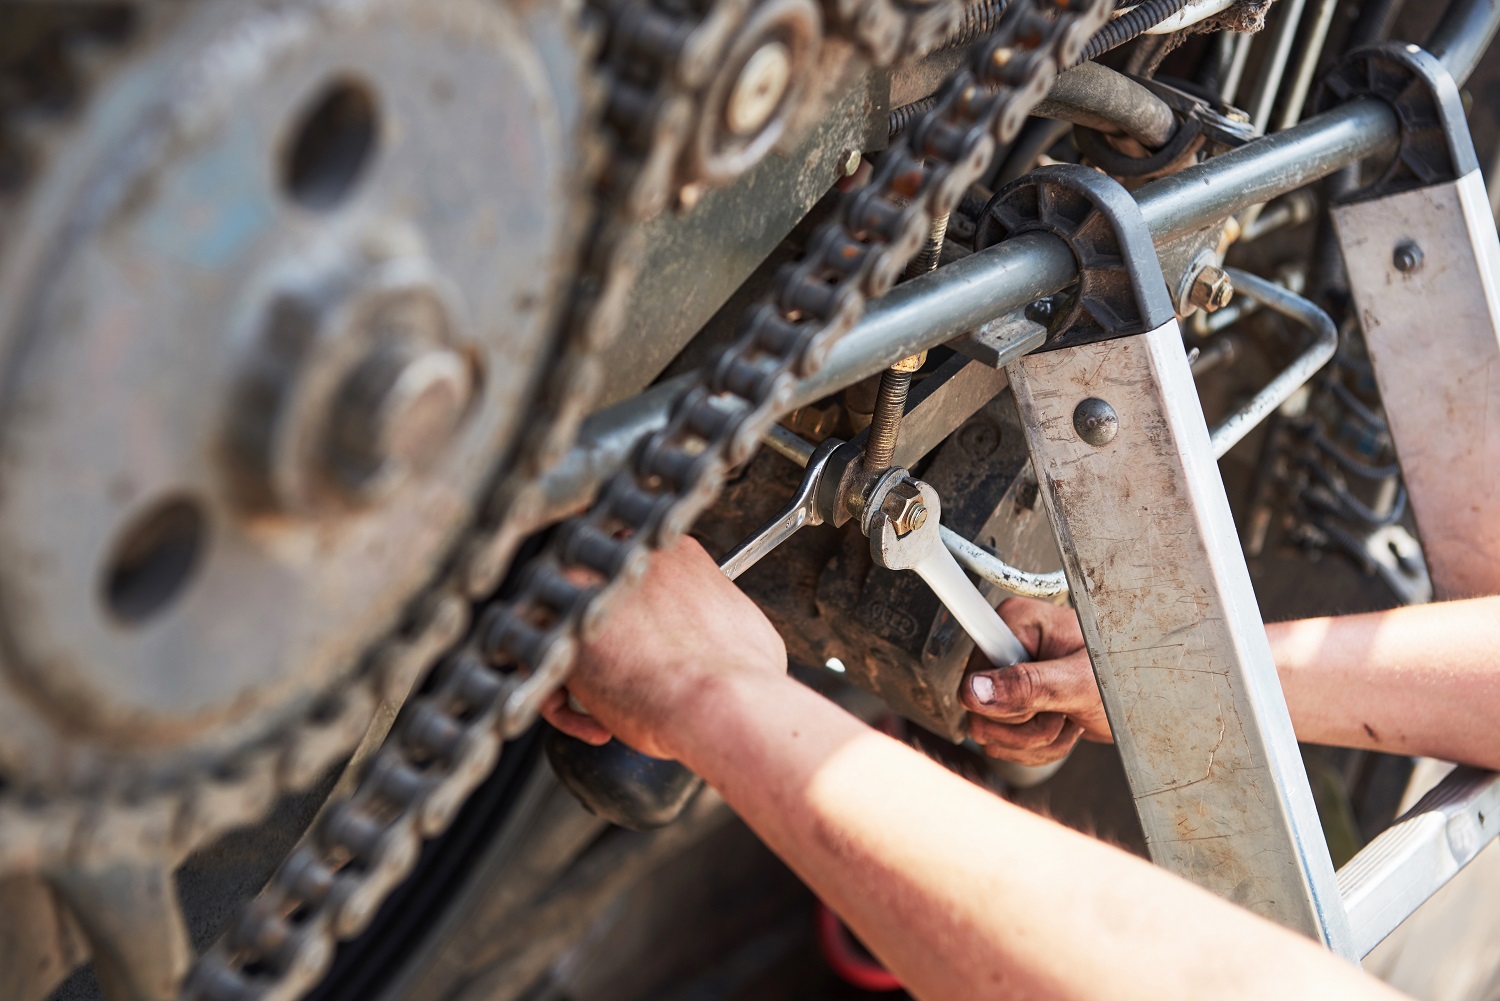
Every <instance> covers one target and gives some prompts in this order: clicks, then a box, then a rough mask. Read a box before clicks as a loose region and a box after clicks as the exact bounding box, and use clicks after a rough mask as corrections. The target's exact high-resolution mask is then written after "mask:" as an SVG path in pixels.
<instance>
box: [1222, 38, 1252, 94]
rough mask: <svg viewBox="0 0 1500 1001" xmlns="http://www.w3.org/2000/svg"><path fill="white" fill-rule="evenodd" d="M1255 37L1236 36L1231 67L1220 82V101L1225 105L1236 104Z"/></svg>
mask: <svg viewBox="0 0 1500 1001" xmlns="http://www.w3.org/2000/svg"><path fill="white" fill-rule="evenodd" d="M1226 30H1227V29H1226ZM1254 37H1255V36H1254V35H1251V34H1244V35H1240V34H1235V35H1234V49H1233V51H1232V53H1231V54H1230V57H1229V67H1228V69H1226V70H1225V72H1224V78H1223V79H1222V80H1220V81H1219V100H1221V101H1223V102H1224V103H1225V104H1234V103H1235V98H1236V97H1237V96H1238V95H1239V91H1240V79H1241V78H1242V77H1243V76H1244V75H1245V64H1246V63H1248V62H1249V61H1250V41H1251V39H1253V38H1254Z"/></svg>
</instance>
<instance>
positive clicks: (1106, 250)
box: [974, 163, 1176, 351]
mask: <svg viewBox="0 0 1500 1001" xmlns="http://www.w3.org/2000/svg"><path fill="white" fill-rule="evenodd" d="M1037 232H1040V233H1050V234H1051V235H1053V236H1055V237H1057V238H1059V239H1060V240H1062V241H1063V242H1064V243H1066V244H1067V245H1068V247H1069V248H1070V249H1071V250H1072V251H1073V256H1074V258H1076V259H1077V261H1078V285H1077V286H1076V288H1075V290H1074V292H1073V293H1072V295H1071V296H1070V297H1069V299H1068V301H1067V303H1066V304H1065V305H1064V307H1063V308H1062V309H1060V310H1058V311H1057V312H1056V313H1055V314H1054V319H1053V321H1052V322H1051V323H1049V324H1048V327H1049V330H1048V336H1047V343H1046V344H1044V345H1043V346H1042V347H1041V348H1040V349H1039V350H1041V351H1051V350H1055V349H1057V348H1065V347H1073V346H1074V345H1078V344H1093V343H1095V342H1097V341H1107V340H1113V339H1114V338H1116V337H1126V336H1129V335H1131V334H1143V333H1145V332H1146V331H1148V330H1155V329H1156V328H1157V327H1159V326H1161V325H1162V324H1164V323H1166V322H1167V321H1168V320H1171V319H1172V318H1173V316H1175V315H1176V314H1175V312H1174V311H1173V308H1172V297H1171V296H1170V295H1169V294H1168V293H1167V282H1166V279H1165V278H1164V277H1163V276H1162V271H1161V261H1160V260H1159V259H1158V258H1157V256H1156V246H1155V244H1153V243H1152V241H1151V231H1150V230H1149V229H1148V228H1147V227H1146V220H1145V218H1144V217H1142V215H1141V210H1140V206H1138V205H1137V204H1136V201H1135V199H1134V198H1132V197H1131V196H1130V192H1128V191H1126V190H1125V189H1124V188H1123V187H1122V186H1121V185H1120V183H1119V182H1118V181H1114V180H1111V179H1110V178H1109V177H1106V176H1105V175H1104V174H1101V173H1099V172H1098V171H1097V170H1094V169H1092V168H1089V167H1082V166H1079V165H1078V164H1073V163H1063V164H1056V165H1053V166H1047V167H1040V168H1038V169H1036V170H1033V171H1032V172H1031V173H1029V174H1027V175H1026V176H1024V177H1021V178H1018V179H1017V180H1015V181H1014V182H1012V183H1011V184H1009V185H1007V186H1006V187H1004V188H1002V189H1001V190H1000V191H999V192H998V193H997V194H996V195H995V197H994V198H992V199H990V203H989V204H988V205H986V206H985V207H984V213H983V214H982V215H981V216H980V218H979V224H978V226H977V228H976V230H975V233H974V249H975V250H982V249H984V248H985V247H990V246H993V245H994V244H997V243H999V242H1000V241H1002V240H1007V239H1010V238H1011V237H1014V236H1020V235H1021V234H1023V233H1037Z"/></svg>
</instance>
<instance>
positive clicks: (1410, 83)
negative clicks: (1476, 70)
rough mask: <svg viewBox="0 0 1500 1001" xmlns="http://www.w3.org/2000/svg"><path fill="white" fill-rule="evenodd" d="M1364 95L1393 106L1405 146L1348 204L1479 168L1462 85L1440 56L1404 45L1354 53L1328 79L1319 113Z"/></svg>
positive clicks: (1322, 89)
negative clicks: (1462, 93)
mask: <svg viewBox="0 0 1500 1001" xmlns="http://www.w3.org/2000/svg"><path fill="white" fill-rule="evenodd" d="M1361 97H1375V98H1379V99H1380V100H1382V101H1384V102H1385V103H1386V104H1388V105H1390V106H1391V110H1392V111H1394V112H1395V113H1396V118H1397V119H1398V120H1399V121H1400V123H1401V144H1400V146H1399V147H1398V148H1397V151H1396V156H1395V158H1394V159H1393V160H1391V162H1390V163H1389V164H1387V165H1386V168H1385V170H1384V171H1382V172H1381V175H1380V177H1379V178H1378V179H1377V180H1376V181H1375V182H1374V183H1373V184H1370V185H1367V186H1366V187H1364V188H1361V189H1359V190H1358V191H1355V192H1353V193H1352V194H1350V195H1349V196H1347V197H1346V198H1345V199H1344V200H1345V201H1354V202H1360V201H1368V200H1369V199H1372V198H1382V197H1385V196H1387V195H1394V194H1399V193H1400V192H1403V191H1413V190H1415V189H1417V188H1425V187H1428V186H1430V185H1433V184H1443V183H1445V182H1448V181H1455V180H1457V179H1458V178H1460V177H1463V176H1464V175H1466V174H1468V173H1470V172H1471V171H1474V170H1478V169H1479V158H1478V157H1477V156H1476V155H1475V154H1474V140H1473V139H1472V138H1471V137H1470V135H1469V125H1468V122H1467V121H1466V120H1465V118H1464V107H1463V101H1462V100H1461V99H1460V97H1459V95H1458V84H1456V83H1455V82H1454V81H1453V77H1452V76H1451V75H1450V74H1449V72H1448V70H1447V68H1446V67H1445V66H1444V65H1443V63H1442V62H1441V61H1440V60H1439V59H1438V58H1437V57H1436V56H1434V55H1432V54H1431V53H1428V52H1425V51H1423V50H1422V49H1420V48H1418V47H1417V46H1415V45H1407V44H1404V43H1401V42H1386V43H1384V44H1381V45H1372V46H1369V47H1367V48H1363V49H1356V50H1355V51H1353V52H1351V53H1349V54H1348V55H1346V56H1345V57H1344V58H1343V59H1342V60H1341V61H1340V62H1339V64H1338V65H1337V66H1336V67H1334V69H1333V70H1332V72H1330V73H1329V74H1328V76H1327V77H1325V78H1324V80H1323V83H1322V86H1321V87H1319V89H1318V97H1317V109H1318V110H1319V111H1326V110H1327V109H1328V108H1331V107H1334V106H1335V105H1339V104H1344V103H1346V102H1348V101H1352V100H1355V99H1357V98H1361Z"/></svg>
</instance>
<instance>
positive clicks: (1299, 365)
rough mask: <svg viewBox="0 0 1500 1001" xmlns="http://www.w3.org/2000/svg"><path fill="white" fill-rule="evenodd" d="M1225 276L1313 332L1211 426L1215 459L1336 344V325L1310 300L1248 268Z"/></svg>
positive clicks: (1241, 292)
mask: <svg viewBox="0 0 1500 1001" xmlns="http://www.w3.org/2000/svg"><path fill="white" fill-rule="evenodd" d="M1229 277H1230V279H1231V280H1232V281H1233V282H1234V288H1235V293H1236V294H1237V295H1243V296H1245V297H1246V298H1249V299H1253V300H1254V301H1256V302H1258V303H1260V304H1261V305H1262V306H1264V307H1265V308H1267V309H1270V310H1274V311H1275V312H1277V313H1280V314H1281V315H1282V316H1285V317H1286V318H1287V319H1289V320H1292V321H1294V322H1296V323H1298V324H1301V325H1302V326H1304V327H1306V328H1307V329H1308V331H1309V332H1311V333H1312V335H1313V342H1312V344H1310V345H1308V347H1307V350H1305V351H1303V352H1302V354H1300V355H1298V356H1297V360H1296V361H1294V362H1292V363H1291V364H1290V365H1289V366H1287V367H1286V369H1285V370H1284V371H1282V373H1281V374H1280V375H1278V376H1276V378H1274V379H1272V380H1271V381H1270V382H1269V383H1268V384H1267V385H1266V388H1265V389H1262V390H1261V391H1260V392H1259V393H1256V394H1255V398H1254V399H1252V400H1251V401H1250V402H1249V403H1247V404H1245V406H1243V407H1241V408H1240V409H1239V410H1237V411H1236V412H1235V413H1233V414H1231V415H1230V416H1229V417H1228V418H1227V419H1225V421H1224V422H1223V423H1222V424H1220V425H1219V426H1218V427H1216V428H1214V430H1213V434H1211V435H1210V436H1209V440H1210V442H1211V443H1212V445H1213V449H1214V458H1216V459H1222V458H1224V455H1225V453H1227V452H1228V451H1229V450H1230V449H1231V448H1233V447H1234V446H1235V445H1237V444H1239V442H1240V441H1242V440H1243V439H1244V437H1245V435H1247V434H1249V433H1250V432H1251V430H1252V429H1254V428H1255V427H1256V425H1258V424H1260V422H1261V421H1263V420H1265V419H1266V418H1267V417H1269V416H1270V415H1271V413H1272V412H1273V411H1275V410H1276V408H1277V407H1279V406H1281V405H1282V404H1283V403H1285V402H1286V401H1287V400H1288V399H1289V398H1291V395H1292V394H1293V393H1295V392H1296V391H1297V390H1298V389H1301V388H1302V386H1303V385H1304V384H1306V382H1307V380H1308V379H1311V378H1312V377H1313V374H1314V373H1315V372H1317V371H1318V369H1320V368H1322V367H1323V366H1324V365H1327V364H1328V361H1329V359H1331V358H1332V357H1333V353H1334V352H1335V351H1337V350H1338V346H1339V332H1338V328H1337V327H1335V326H1334V325H1333V320H1332V319H1331V318H1330V317H1329V315H1328V314H1327V313H1325V312H1323V310H1321V309H1319V308H1318V307H1317V306H1316V305H1314V304H1313V303H1311V302H1309V301H1308V300H1306V299H1304V298H1302V297H1301V296H1300V295H1297V294H1296V293H1295V292H1292V291H1290V290H1288V289H1285V288H1282V287H1281V286H1280V285H1277V284H1276V283H1275V282H1268V281H1266V280H1265V279H1264V278H1261V277H1260V276H1258V275H1252V274H1250V273H1249V272H1248V271H1241V270H1239V269H1238V268H1230V269H1229Z"/></svg>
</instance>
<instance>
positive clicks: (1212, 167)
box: [1136, 97, 1400, 243]
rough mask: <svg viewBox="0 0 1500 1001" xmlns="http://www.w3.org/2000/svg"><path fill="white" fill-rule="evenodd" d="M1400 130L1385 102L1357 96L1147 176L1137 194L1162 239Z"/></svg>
mask: <svg viewBox="0 0 1500 1001" xmlns="http://www.w3.org/2000/svg"><path fill="white" fill-rule="evenodd" d="M1399 135H1400V126H1399V124H1398V123H1397V121H1396V114H1395V112H1393V111H1392V110H1391V108H1390V105H1388V104H1386V103H1385V102H1384V101H1381V100H1378V99H1376V98H1373V97H1367V98H1361V99H1360V100H1358V101H1350V102H1349V103H1348V104H1344V105H1340V106H1339V107H1337V108H1334V109H1333V110H1331V111H1325V112H1324V113H1323V114H1321V115H1315V116H1313V117H1312V118H1309V119H1307V120H1306V121H1304V122H1302V123H1300V124H1298V125H1294V126H1293V127H1291V128H1289V129H1287V130H1286V131H1285V132H1277V133H1276V134H1275V135H1269V136H1264V137H1262V138H1260V139H1256V140H1255V141H1254V142H1250V143H1246V144H1245V145H1244V146H1241V147H1240V148H1239V149H1237V150H1234V151H1232V152H1229V153H1225V154H1224V155H1223V156H1216V157H1214V158H1213V159H1212V160H1207V161H1205V162H1203V163H1200V164H1197V165H1196V166H1192V167H1188V168H1187V169H1186V170H1182V171H1179V172H1178V173H1176V174H1172V175H1170V176H1168V177H1163V178H1161V179H1160V180H1158V181H1152V182H1151V183H1150V184H1148V185H1146V186H1145V187H1144V188H1142V189H1141V190H1140V191H1138V192H1136V200H1137V201H1138V202H1139V203H1140V206H1141V212H1142V213H1143V214H1144V215H1145V217H1146V225H1147V226H1149V227H1150V229H1151V236H1152V237H1153V238H1154V239H1155V240H1156V241H1157V242H1158V243H1162V242H1164V241H1166V240H1168V239H1171V238H1172V237H1175V236H1183V235H1186V234H1187V233H1191V232H1192V231H1194V230H1196V229H1199V228H1201V227H1203V226H1205V225H1207V224H1209V223H1210V222H1212V221H1216V220H1219V219H1223V218H1224V217H1225V216H1230V215H1233V214H1234V213H1236V212H1238V211H1240V210H1241V209H1244V208H1248V207H1249V206H1251V205H1254V204H1256V203H1258V202H1266V201H1270V200H1271V199H1272V198H1275V197H1276V196H1278V195H1283V194H1286V193H1287V192H1288V191H1295V190H1296V189H1297V188H1300V187H1303V186H1304V185H1306V184H1310V183H1312V182H1313V181H1316V180H1319V179H1321V178H1324V177H1327V176H1328V175H1329V174H1331V173H1333V172H1334V171H1335V170H1337V169H1338V168H1340V167H1342V166H1344V165H1345V164H1350V163H1354V162H1355V161H1357V160H1362V159H1364V158H1365V157H1367V156H1373V155H1375V154H1377V153H1384V152H1388V151H1390V150H1393V149H1394V148H1395V145H1396V140H1397V139H1398V137H1399Z"/></svg>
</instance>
